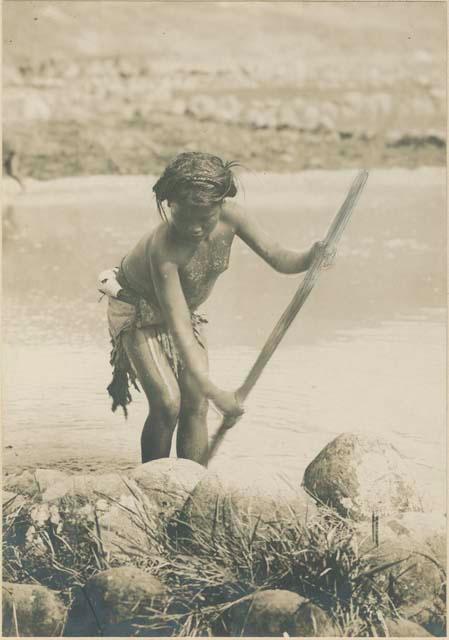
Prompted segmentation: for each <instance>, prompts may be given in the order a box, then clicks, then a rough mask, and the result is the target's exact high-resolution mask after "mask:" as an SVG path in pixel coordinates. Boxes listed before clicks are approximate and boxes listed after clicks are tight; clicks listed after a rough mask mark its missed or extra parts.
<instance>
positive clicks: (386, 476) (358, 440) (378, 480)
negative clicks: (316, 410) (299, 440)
mask: <svg viewBox="0 0 449 640" xmlns="http://www.w3.org/2000/svg"><path fill="white" fill-rule="evenodd" d="M303 486H304V487H305V489H306V490H307V491H308V492H309V493H310V494H311V495H312V496H314V497H315V498H316V499H317V500H318V501H319V502H321V503H323V504H325V505H328V506H330V507H332V508H334V509H336V510H337V511H338V513H340V514H341V515H343V516H345V517H350V518H353V519H354V520H364V519H369V518H371V515H372V513H373V511H375V512H376V513H378V514H379V515H391V514H395V513H398V512H402V511H422V510H423V509H422V504H421V501H420V498H419V496H418V494H417V489H416V485H415V482H414V479H413V476H412V470H411V469H410V468H409V467H408V465H407V464H406V462H405V460H404V459H403V458H402V457H401V455H400V454H399V452H398V451H397V449H395V447H393V445H391V444H390V443H388V442H386V441H385V440H382V439H380V438H372V437H368V436H364V435H361V434H360V435H359V434H352V433H345V434H342V435H340V436H338V437H337V438H335V440H332V442H330V443H329V444H328V445H326V446H325V447H324V449H322V451H321V452H320V453H319V454H318V455H317V456H316V458H315V459H314V460H313V461H312V462H311V463H310V464H309V466H308V467H307V469H306V470H305V472H304V479H303Z"/></svg>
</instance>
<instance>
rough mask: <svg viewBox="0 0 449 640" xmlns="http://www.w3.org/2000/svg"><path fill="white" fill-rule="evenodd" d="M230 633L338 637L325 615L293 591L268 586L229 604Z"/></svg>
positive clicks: (233, 634) (239, 634) (236, 634)
mask: <svg viewBox="0 0 449 640" xmlns="http://www.w3.org/2000/svg"><path fill="white" fill-rule="evenodd" d="M228 628H229V632H230V635H231V636H282V635H284V634H288V635H289V636H301V637H307V636H337V635H339V633H338V630H337V628H336V627H335V625H334V624H333V623H332V620H331V619H330V617H329V616H328V614H327V613H326V612H325V611H323V610H322V609H320V608H319V607H318V606H316V605H314V604H312V603H311V602H309V601H307V600H306V599H304V598H302V597H301V596H299V595H298V594H297V593H293V592H292V591H286V590H284V589H268V590H266V591H259V592H257V593H255V594H253V595H252V596H251V597H250V598H248V599H247V600H245V601H243V602H240V603H238V604H236V605H235V606H233V607H231V609H230V611H229V613H228Z"/></svg>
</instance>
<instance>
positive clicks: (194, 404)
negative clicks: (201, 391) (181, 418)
mask: <svg viewBox="0 0 449 640" xmlns="http://www.w3.org/2000/svg"><path fill="white" fill-rule="evenodd" d="M208 406H209V402H208V400H207V398H206V397H204V396H197V395H195V396H191V397H183V398H182V413H183V415H192V416H193V415H194V416H199V417H205V416H206V414H207V409H208Z"/></svg>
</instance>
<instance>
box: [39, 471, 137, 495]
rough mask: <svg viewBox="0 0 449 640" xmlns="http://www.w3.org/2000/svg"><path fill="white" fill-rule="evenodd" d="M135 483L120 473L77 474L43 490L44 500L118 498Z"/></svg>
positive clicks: (128, 493) (131, 488)
mask: <svg viewBox="0 0 449 640" xmlns="http://www.w3.org/2000/svg"><path fill="white" fill-rule="evenodd" d="M134 487H135V483H133V482H132V481H131V480H130V478H129V477H127V476H126V475H122V474H120V473H102V474H94V473H92V474H77V475H73V476H66V477H64V478H61V479H60V480H59V481H58V482H54V483H53V484H52V485H50V486H48V487H47V488H46V491H44V492H43V495H42V500H43V501H44V502H55V501H59V500H61V499H62V498H65V497H69V496H71V497H84V498H89V499H92V498H94V499H99V498H106V499H111V500H119V499H120V498H122V497H123V496H129V495H130V494H131V493H132V490H133V488H134Z"/></svg>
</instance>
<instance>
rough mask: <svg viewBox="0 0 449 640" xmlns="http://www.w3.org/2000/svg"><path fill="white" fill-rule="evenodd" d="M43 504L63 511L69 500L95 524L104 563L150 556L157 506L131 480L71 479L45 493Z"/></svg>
mask: <svg viewBox="0 0 449 640" xmlns="http://www.w3.org/2000/svg"><path fill="white" fill-rule="evenodd" d="M42 499H43V500H46V501H47V502H44V503H43V504H44V505H46V504H49V505H50V506H51V507H54V506H55V505H59V506H61V508H63V509H64V508H65V507H64V502H66V501H67V500H70V499H72V500H73V501H74V502H73V505H72V506H73V507H74V508H75V509H77V511H78V513H79V515H80V516H83V517H85V518H86V519H87V520H90V521H91V522H95V523H96V524H98V528H99V531H98V533H99V537H100V539H101V542H102V547H103V550H104V552H105V553H106V558H107V560H108V561H111V560H116V561H118V562H127V561H129V560H130V559H131V560H132V559H136V557H142V556H145V555H147V556H148V555H149V554H153V553H154V545H153V543H152V539H153V538H154V536H155V535H156V534H157V529H158V527H159V525H160V522H159V521H158V508H157V507H158V505H157V502H155V501H153V502H152V501H151V500H150V499H149V498H148V497H147V495H146V494H145V493H144V492H143V491H142V489H141V488H140V487H139V485H138V484H137V483H136V482H135V481H134V480H133V479H131V478H129V477H127V476H125V475H121V474H119V473H106V474H98V475H96V474H90V475H76V476H71V477H70V478H67V479H65V480H63V481H62V482H59V483H57V484H55V485H54V486H53V487H50V488H49V489H47V491H46V492H45V493H44V494H43V496H42Z"/></svg>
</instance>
